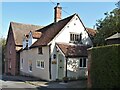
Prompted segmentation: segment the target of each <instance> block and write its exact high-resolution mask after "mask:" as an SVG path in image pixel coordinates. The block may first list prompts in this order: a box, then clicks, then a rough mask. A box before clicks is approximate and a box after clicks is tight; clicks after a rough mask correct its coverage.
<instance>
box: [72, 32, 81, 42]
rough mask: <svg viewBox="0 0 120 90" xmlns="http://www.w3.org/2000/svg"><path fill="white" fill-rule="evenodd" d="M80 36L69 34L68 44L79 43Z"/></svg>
mask: <svg viewBox="0 0 120 90" xmlns="http://www.w3.org/2000/svg"><path fill="white" fill-rule="evenodd" d="M81 39H82V34H78V33H70V42H73V43H81Z"/></svg>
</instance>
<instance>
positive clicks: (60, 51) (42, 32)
mask: <svg viewBox="0 0 120 90" xmlns="http://www.w3.org/2000/svg"><path fill="white" fill-rule="evenodd" d="M54 9H55V19H54V22H53V23H51V24H50V25H48V26H45V27H42V26H36V25H28V24H21V23H15V22H11V23H10V29H9V32H8V39H7V59H6V73H11V74H13V75H15V73H16V72H19V73H20V74H21V75H27V76H34V77H38V78H40V79H44V80H48V81H52V80H56V79H59V80H61V79H63V77H69V78H76V79H78V78H81V77H86V75H87V60H88V59H87V56H88V55H87V48H89V47H91V46H92V40H91V38H90V36H91V35H92V36H93V35H95V32H94V30H92V29H90V28H86V27H85V26H84V24H83V23H82V21H81V19H80V17H79V16H78V14H73V15H71V16H69V17H67V18H65V19H61V13H62V12H61V11H62V7H60V5H59V4H57V6H56V7H55V8H54ZM10 32H12V33H10ZM10 37H12V38H10ZM11 41H13V42H11ZM10 43H11V44H13V45H14V47H13V48H11V49H8V48H9V47H10V45H11V44H10ZM13 45H12V46H13ZM10 50H11V51H12V52H11V53H14V54H10ZM13 50H14V52H13ZM12 55H14V59H13V56H12ZM16 55H18V56H17V57H16ZM16 67H18V68H16ZM15 71H16V72H15Z"/></svg>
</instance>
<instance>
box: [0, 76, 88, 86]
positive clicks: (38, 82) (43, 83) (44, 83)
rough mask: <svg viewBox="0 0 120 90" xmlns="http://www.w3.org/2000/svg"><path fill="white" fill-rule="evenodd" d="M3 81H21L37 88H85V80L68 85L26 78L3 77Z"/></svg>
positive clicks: (69, 82) (71, 82)
mask: <svg viewBox="0 0 120 90" xmlns="http://www.w3.org/2000/svg"><path fill="white" fill-rule="evenodd" d="M2 79H3V80H4V81H16V82H17V81H22V82H24V83H26V84H30V85H34V86H36V87H37V88H87V80H85V79H84V80H77V81H68V83H64V82H57V81H54V82H53V81H52V82H48V81H43V80H40V79H38V78H33V77H26V76H7V75H3V76H2Z"/></svg>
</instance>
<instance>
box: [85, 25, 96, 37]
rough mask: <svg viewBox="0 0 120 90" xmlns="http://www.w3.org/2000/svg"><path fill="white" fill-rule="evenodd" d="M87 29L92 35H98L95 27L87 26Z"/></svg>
mask: <svg viewBox="0 0 120 90" xmlns="http://www.w3.org/2000/svg"><path fill="white" fill-rule="evenodd" d="M86 30H87V32H88V33H89V34H90V35H92V36H95V35H96V31H95V30H94V29H91V28H88V27H86Z"/></svg>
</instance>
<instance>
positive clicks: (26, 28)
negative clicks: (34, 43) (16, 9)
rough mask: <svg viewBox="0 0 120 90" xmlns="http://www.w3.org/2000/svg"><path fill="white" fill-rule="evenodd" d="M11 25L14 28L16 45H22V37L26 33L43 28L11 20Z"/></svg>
mask: <svg viewBox="0 0 120 90" xmlns="http://www.w3.org/2000/svg"><path fill="white" fill-rule="evenodd" d="M10 25H11V28H12V30H13V34H14V39H15V44H16V45H22V39H23V36H24V34H28V33H29V32H30V31H35V30H38V29H40V28H42V26H37V25H31V24H22V23H16V22H10Z"/></svg>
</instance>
